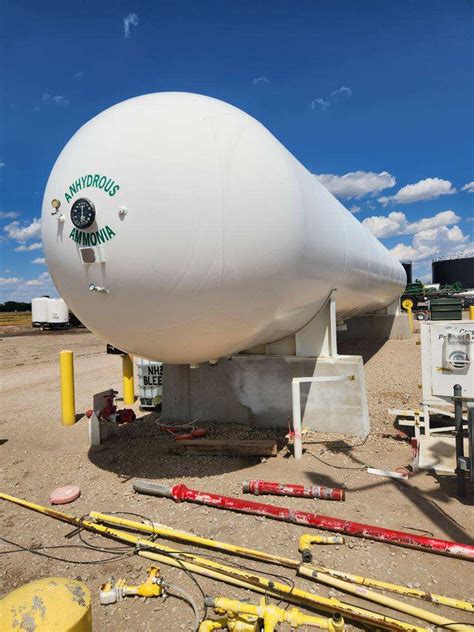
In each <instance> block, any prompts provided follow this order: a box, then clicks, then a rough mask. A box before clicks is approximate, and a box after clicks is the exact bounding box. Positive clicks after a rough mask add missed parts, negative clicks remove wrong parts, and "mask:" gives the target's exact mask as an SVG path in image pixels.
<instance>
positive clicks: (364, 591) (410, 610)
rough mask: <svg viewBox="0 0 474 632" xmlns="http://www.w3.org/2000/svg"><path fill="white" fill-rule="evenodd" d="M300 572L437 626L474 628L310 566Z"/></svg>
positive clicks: (452, 628)
mask: <svg viewBox="0 0 474 632" xmlns="http://www.w3.org/2000/svg"><path fill="white" fill-rule="evenodd" d="M299 574H300V575H302V576H303V577H308V578H310V579H315V580H316V581H318V582H321V583H323V584H327V585H328V586H332V587H333V588H336V589H337V590H342V591H344V592H347V593H350V594H352V595H355V596H356V597H362V598H363V599H368V600H369V601H372V602H373V603H378V604H380V605H382V606H385V607H387V608H392V609H394V610H398V611H399V612H403V613H405V614H409V615H410V616H412V617H417V618H418V619H423V620H424V621H428V623H434V624H435V625H437V626H441V627H447V626H448V627H449V629H450V630H458V631H467V630H474V626H471V625H463V624H462V623H455V622H454V621H452V620H451V619H447V618H446V617H441V616H439V615H437V614H435V613H433V612H429V611H427V610H423V609H421V608H417V607H416V606H412V605H410V604H407V603H404V602H403V601H399V600H398V599H393V598H392V597H386V596H385V595H381V594H380V593H377V592H375V591H373V590H370V589H368V588H358V587H357V586H353V585H352V584H351V583H350V582H347V581H343V580H342V579H338V578H337V577H332V576H331V575H326V574H325V573H321V572H319V571H316V570H314V569H312V568H309V567H305V566H301V567H300V569H299Z"/></svg>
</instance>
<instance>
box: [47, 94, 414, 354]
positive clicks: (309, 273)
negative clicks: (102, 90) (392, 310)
mask: <svg viewBox="0 0 474 632" xmlns="http://www.w3.org/2000/svg"><path fill="white" fill-rule="evenodd" d="M315 159H317V156H315ZM58 203H60V206H59V204H58ZM58 207H59V208H58ZM42 226H43V228H42V230H43V244H44V252H45V256H46V260H47V263H48V266H49V269H50V272H51V275H52V277H53V280H54V283H55V285H56V287H57V288H58V290H59V293H60V294H61V296H63V297H64V299H65V300H66V302H67V303H68V305H69V307H70V308H71V309H72V310H73V312H74V313H75V314H77V316H78V317H79V319H80V320H81V321H82V322H83V323H84V324H85V325H86V326H87V327H88V328H90V329H91V330H92V331H94V332H95V333H96V334H98V335H99V336H101V337H102V338H103V339H105V340H106V341H107V342H109V343H111V344H112V345H114V346H116V347H119V348H120V349H123V350H125V351H128V352H130V353H133V354H136V355H138V356H141V357H146V358H150V359H154V360H161V361H164V362H169V363H194V362H200V361H206V360H209V359H214V358H219V357H222V356H224V355H228V354H231V353H233V352H238V351H241V350H244V349H248V348H250V347H253V346H255V345H259V344H263V343H268V342H273V341H276V340H279V339H281V338H283V337H286V336H288V335H290V334H292V333H294V332H296V331H297V330H299V329H300V328H302V327H303V326H304V325H306V324H307V323H308V322H309V321H310V320H311V319H312V318H313V316H314V315H315V314H316V313H317V312H318V310H319V309H320V308H321V306H322V305H323V304H324V302H325V301H326V300H327V297H328V296H329V294H330V292H331V290H333V289H335V288H337V292H336V294H335V296H336V302H337V310H338V316H339V318H347V317H349V316H352V315H354V314H356V313H360V312H362V311H371V310H377V309H380V308H382V307H384V306H386V305H388V304H389V303H391V302H392V301H393V300H394V299H395V298H396V297H398V296H399V295H400V293H401V292H402V290H403V289H404V286H405V279H406V276H405V272H404V270H403V268H402V266H401V265H400V263H398V261H396V260H395V259H394V258H393V257H392V256H391V255H390V253H389V252H388V251H387V250H386V248H385V247H384V246H382V244H381V243H380V242H379V241H378V240H377V239H375V237H373V236H372V235H371V233H370V232H369V231H368V230H366V229H365V228H364V226H362V225H361V224H360V222H359V221H358V220H357V219H355V217H354V216H353V215H352V214H351V213H350V212H349V211H347V210H346V209H345V208H344V206H342V204H340V202H338V201H337V200H336V199H335V198H334V197H333V196H332V195H331V193H329V191H327V190H326V189H325V188H324V186H323V185H322V184H320V182H318V180H317V179H316V178H315V176H314V175H312V174H311V173H310V172H309V171H307V170H306V169H305V168H304V167H303V166H302V165H301V164H300V163H299V162H298V161H297V160H296V158H294V156H292V155H291V154H290V153H289V152H288V151H287V150H286V149H285V147H283V146H282V145H281V144H280V143H279V142H278V140H277V139H276V138H275V137H274V136H272V134H270V132H269V131H268V130H267V129H266V128H265V127H263V126H262V125H261V124H260V123H259V122H258V121H256V120H255V119H253V118H252V117H251V116H248V115H247V114H245V113H244V112H242V111H241V110H239V109H237V108H235V107H233V106H231V105H229V104H227V103H224V102H222V101H218V100H216V99H212V98H209V97H205V96H201V95H197V94H188V93H174V92H170V93H159V94H149V95H146V96H142V97H137V98H135V99H130V100H128V101H124V102H123V103H119V104H118V105H116V106H114V107H111V108H109V109H108V110H106V111H105V112H102V113H101V114H99V115H98V116H96V117H95V118H94V119H92V120H91V121H90V122H89V123H87V124H86V125H84V126H83V127H82V128H81V129H80V130H79V131H78V132H77V133H76V134H75V135H74V136H73V138H72V139H71V140H70V141H69V143H68V144H67V145H66V147H65V148H64V149H63V151H62V153H61V155H60V156H59V158H58V160H57V162H56V164H55V166H54V168H53V171H52V173H51V176H50V178H49V181H48V184H47V187H46V192H45V196H44V202H43V220H42Z"/></svg>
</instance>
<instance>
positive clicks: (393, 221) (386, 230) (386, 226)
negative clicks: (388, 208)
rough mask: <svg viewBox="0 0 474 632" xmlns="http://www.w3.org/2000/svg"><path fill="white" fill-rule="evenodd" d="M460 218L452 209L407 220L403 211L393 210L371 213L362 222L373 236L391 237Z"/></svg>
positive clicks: (443, 224) (423, 229) (447, 224)
mask: <svg viewBox="0 0 474 632" xmlns="http://www.w3.org/2000/svg"><path fill="white" fill-rule="evenodd" d="M460 219H461V218H460V217H458V215H456V213H454V212H453V211H441V212H440V213H437V214H436V215H433V217H425V218H423V219H419V220H417V221H416V222H409V221H408V220H407V218H406V215H405V213H402V212H401V211H393V212H392V213H389V214H388V215H373V216H372V217H367V218H366V219H364V221H363V222H362V223H363V224H364V226H365V227H366V228H368V229H369V230H370V232H371V233H372V234H373V235H375V237H379V238H382V237H393V236H394V235H414V234H415V233H419V232H420V231H425V230H428V229H430V228H437V227H439V226H449V225H452V224H456V223H457V222H459V220H460Z"/></svg>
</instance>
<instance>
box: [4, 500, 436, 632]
mask: <svg viewBox="0 0 474 632" xmlns="http://www.w3.org/2000/svg"><path fill="white" fill-rule="evenodd" d="M0 499H3V500H7V501H8V502H11V503H13V504H15V505H18V506H20V507H25V508H26V509H30V510H32V511H37V512H38V513H41V514H43V515H46V516H50V517H51V518H55V519H57V520H61V521H62V522H66V523H68V524H72V525H74V526H76V527H83V528H84V529H87V530H89V531H92V532H95V533H100V534H101V535H104V536H106V537H110V538H113V539H115V540H119V541H122V542H127V543H129V544H133V545H134V547H135V551H137V552H138V555H140V556H141V557H146V558H147V559H151V560H154V561H157V562H162V563H163V564H167V565H168V566H174V567H176V568H185V569H187V570H189V571H191V572H194V573H198V574H200V575H204V576H206V577H211V578H214V579H219V580H220V581H223V582H226V583H230V584H233V585H235V586H241V587H243V588H246V589H249V590H254V591H256V592H260V593H264V594H268V595H270V596H273V597H278V598H281V597H284V598H285V597H287V598H288V601H292V602H296V603H298V604H299V605H303V606H306V607H313V608H316V609H317V610H324V611H329V612H334V611H336V612H340V613H341V614H346V615H347V616H348V618H350V619H354V620H356V621H362V622H365V623H371V624H375V625H376V627H380V628H384V629H389V630H400V631H406V632H426V631H427V628H422V627H419V626H415V625H411V624H409V623H405V622H404V621H400V620H398V619H394V618H392V617H387V616H385V615H381V614H378V613H376V612H373V611H371V610H366V609H365V608H360V607H358V606H353V605H352V604H349V603H346V602H343V601H339V599H336V598H334V597H322V596H320V595H315V594H312V593H309V592H306V591H304V590H300V589H299V588H296V587H294V586H288V585H287V584H281V583H279V582H275V581H273V580H268V579H266V578H265V577H260V576H259V575H257V574H256V573H254V572H247V571H242V570H240V569H238V568H235V567H230V566H225V565H223V564H219V563H217V562H214V561H212V560H208V559H206V558H202V557H199V556H198V555H195V554H194V553H183V552H180V551H177V550H176V549H172V548H170V547H167V546H164V545H161V544H157V543H156V542H152V541H150V540H146V539H142V538H138V537H137V536H134V535H132V534H130V533H127V532H125V531H120V530H117V529H110V528H109V527H105V526H103V525H100V524H96V523H94V522H89V521H88V520H83V519H79V518H75V517H74V516H70V515H68V514H65V513H63V512H60V511H56V510H55V509H49V508H48V507H43V506H42V505H37V504H36V503H32V502H29V501H27V500H23V499H21V498H15V497H14V496H10V495H9V494H4V493H1V492H0ZM141 547H143V548H144V549H150V548H151V549H155V550H157V551H158V553H155V552H153V551H149V550H143V549H142V548H141Z"/></svg>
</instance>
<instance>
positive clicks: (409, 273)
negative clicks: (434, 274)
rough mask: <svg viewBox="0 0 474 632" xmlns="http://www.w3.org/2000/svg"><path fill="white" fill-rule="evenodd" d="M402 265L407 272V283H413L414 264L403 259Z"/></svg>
mask: <svg viewBox="0 0 474 632" xmlns="http://www.w3.org/2000/svg"><path fill="white" fill-rule="evenodd" d="M401 264H402V266H403V267H404V268H405V272H406V273H407V285H408V284H409V283H413V264H412V262H411V261H402V262H401Z"/></svg>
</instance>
